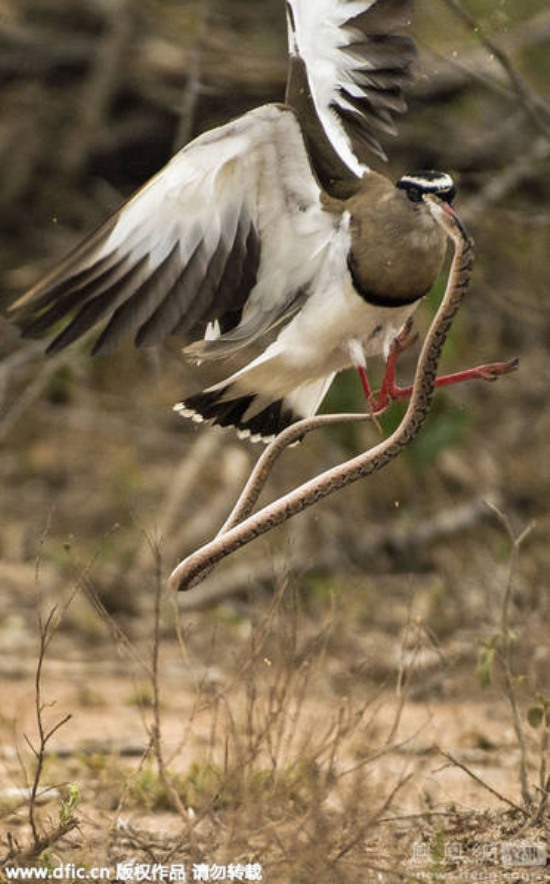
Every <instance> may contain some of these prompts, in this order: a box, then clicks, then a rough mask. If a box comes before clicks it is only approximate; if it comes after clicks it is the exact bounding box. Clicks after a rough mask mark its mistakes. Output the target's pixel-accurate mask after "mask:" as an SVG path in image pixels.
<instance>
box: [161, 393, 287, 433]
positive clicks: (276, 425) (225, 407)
mask: <svg viewBox="0 0 550 884" xmlns="http://www.w3.org/2000/svg"><path fill="white" fill-rule="evenodd" d="M228 390H230V388H228V387H224V388H221V389H218V390H203V391H202V392H200V393H196V394H195V395H193V396H188V397H187V398H186V399H185V401H184V402H182V403H181V405H178V406H176V409H177V411H179V412H180V413H182V414H183V415H184V416H185V417H191V418H193V417H195V419H197V417H199V419H203V420H205V421H208V422H209V423H211V424H216V425H218V426H220V427H234V428H235V429H236V430H237V431H238V432H239V434H240V435H243V436H250V437H251V438H252V439H262V440H263V441H265V442H269V441H270V440H271V439H272V438H273V437H274V436H276V435H277V434H278V433H280V432H281V430H284V429H285V427H288V426H290V424H293V423H295V421H297V420H300V415H298V414H296V413H295V412H294V411H293V410H292V409H291V408H289V406H288V405H287V404H286V403H285V401H284V399H278V400H276V401H275V402H271V403H269V405H267V406H266V407H265V408H263V409H262V410H261V411H259V412H257V413H255V414H253V415H252V416H251V417H246V414H247V412H248V411H250V409H251V406H253V403H254V400H255V399H256V395H255V394H253V393H251V394H246V395H242V396H240V395H238V394H236V395H235V398H234V399H230V398H228V397H229V396H230V395H231V394H230V392H228Z"/></svg>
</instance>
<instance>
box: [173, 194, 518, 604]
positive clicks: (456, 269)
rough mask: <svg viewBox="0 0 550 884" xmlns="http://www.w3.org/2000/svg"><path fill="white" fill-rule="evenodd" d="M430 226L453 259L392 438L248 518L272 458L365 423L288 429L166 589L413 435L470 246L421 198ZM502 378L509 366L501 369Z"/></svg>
mask: <svg viewBox="0 0 550 884" xmlns="http://www.w3.org/2000/svg"><path fill="white" fill-rule="evenodd" d="M425 199H426V201H428V202H429V205H430V210H431V212H432V215H433V216H434V218H435V219H436V221H437V222H438V223H439V224H440V225H441V226H442V227H443V229H444V230H445V232H446V233H447V235H448V236H449V237H450V239H451V240H452V241H453V244H454V255H453V259H452V263H451V267H450V270H449V275H448V279H447V286H446V290H445V294H444V296H443V299H442V301H441V304H440V306H439V309H438V311H437V313H436V315H435V317H434V319H433V321H432V324H431V326H430V329H429V331H428V334H427V335H426V338H425V341H424V344H423V347H422V351H421V353H420V356H419V359H418V364H417V368H416V373H415V378H414V383H413V389H412V394H411V398H410V400H409V405H408V407H407V410H406V412H405V414H404V416H403V419H402V420H401V422H400V424H399V426H398V427H397V429H396V430H394V432H393V433H392V434H391V435H390V436H388V437H387V438H386V439H384V440H383V441H382V442H380V443H379V444H377V445H375V446H374V447H373V448H370V449H369V450H368V451H366V452H363V453H362V454H360V455H357V456H356V457H354V458H352V459H351V460H348V461H346V462H345V463H343V464H339V465H338V466H336V467H332V468H330V469H328V470H326V471H325V472H323V473H321V474H320V475H318V476H316V477H315V478H314V479H310V480H309V481H308V482H305V483H304V484H303V485H300V486H299V487H298V488H295V489H294V490H293V491H290V492H289V493H288V494H285V495H284V496H283V497H281V498H279V499H278V500H275V501H274V502H273V503H270V504H268V505H267V506H265V507H264V508H263V509H261V510H259V511H258V512H257V513H255V514H254V515H249V513H250V512H251V511H252V508H253V507H254V504H255V502H256V500H257V498H258V496H259V494H260V491H261V489H262V487H263V485H264V483H265V479H266V478H267V475H268V474H269V471H270V469H271V466H272V465H273V462H274V460H275V459H276V458H277V457H278V455H279V454H280V453H281V452H282V451H283V449H284V448H285V447H287V446H288V445H289V444H291V443H292V442H295V441H297V440H298V439H299V438H301V437H302V436H303V435H304V434H305V433H307V432H309V430H311V429H315V428H317V427H319V426H323V425H326V424H327V423H335V422H338V421H344V420H345V421H351V420H357V421H360V420H365V419H368V417H369V415H368V414H366V415H363V414H357V415H320V416H317V417H313V418H307V419H305V420H303V421H300V422H298V423H296V424H293V425H292V426H291V427H289V428H288V429H287V430H284V431H283V432H282V433H280V434H279V436H277V438H276V439H275V440H274V441H273V442H272V443H271V445H270V446H269V447H268V448H267V449H266V451H265V452H264V454H263V455H262V457H261V458H260V460H259V461H258V464H257V465H256V468H255V469H254V471H253V473H252V475H251V477H250V479H249V481H248V483H247V486H246V488H245V490H244V491H243V494H242V495H241V497H240V499H239V501H238V503H237V505H236V507H235V509H234V510H233V513H232V514H231V516H230V518H229V519H228V521H227V522H226V523H225V525H224V526H223V528H222V529H221V530H220V532H219V533H218V535H217V536H216V537H215V538H214V539H213V540H212V541H210V542H209V543H207V544H205V546H203V547H201V548H200V549H199V550H197V551H196V552H194V553H192V554H191V555H190V556H188V557H187V558H186V559H184V560H183V561H182V562H180V563H179V565H177V567H176V568H175V569H174V571H173V572H172V574H171V576H170V585H171V586H172V587H173V588H175V589H179V590H186V589H190V588H191V587H192V586H195V585H196V584H197V583H199V582H200V581H201V580H202V579H203V578H204V577H205V576H206V575H207V574H208V573H209V572H210V571H211V570H212V568H213V566H214V565H215V564H216V563H217V562H219V561H220V560H221V559H223V558H225V556H228V555H229V554H230V553H232V552H234V551H235V550H237V549H239V548H240V547H241V546H244V545H245V544H247V543H249V542H250V541H251V540H253V539H254V538H256V537H259V536H260V535H261V534H264V533H266V532H267V531H270V530H271V529H272V528H275V527H276V526H277V525H280V524H281V523H282V522H285V521H286V520H287V519H289V518H290V517H291V516H294V515H295V514H296V513H299V512H301V511H302V510H304V509H306V507H309V506H312V505H313V504H315V503H317V501H319V500H321V499H322V498H323V497H327V496H328V495H329V494H332V493H333V492H335V491H337V490H338V489H340V488H343V487H345V486H346V485H350V484H351V483H352V482H355V481H357V480H358V479H362V478H364V477H366V476H370V475H371V473H374V472H376V471H378V470H380V469H382V468H383V467H385V466H386V465H387V464H388V463H390V461H392V460H393V459H394V458H396V457H397V455H398V454H400V452H401V451H403V449H404V448H406V447H407V445H408V444H409V443H410V442H411V440H412V439H413V438H414V437H415V436H416V435H417V433H418V431H419V430H420V428H421V426H422V424H423V423H424V421H425V419H426V417H427V415H428V413H429V410H430V406H431V402H432V398H433V394H434V385H435V379H436V373H437V367H438V364H439V359H440V356H441V351H442V349H443V345H444V343H445V339H446V337H447V334H448V332H449V329H450V327H451V323H452V321H453V318H454V316H455V314H456V312H457V310H458V308H459V306H460V304H461V302H462V299H463V297H464V295H465V293H466V289H467V288H468V284H469V281H470V273H471V269H472V264H473V242H472V239H471V238H470V236H469V235H468V233H467V231H466V230H465V228H464V227H463V225H462V223H461V222H460V220H459V218H458V217H457V215H456V214H455V213H454V212H453V210H452V209H451V208H450V207H449V206H448V205H447V204H446V203H443V202H442V201H441V200H439V199H438V198H437V197H435V196H431V195H429V196H426V197H425ZM502 365H503V366H505V367H503V371H502V373H506V371H510V370H512V368H513V367H515V363H514V365H512V362H511V363H503V364H502Z"/></svg>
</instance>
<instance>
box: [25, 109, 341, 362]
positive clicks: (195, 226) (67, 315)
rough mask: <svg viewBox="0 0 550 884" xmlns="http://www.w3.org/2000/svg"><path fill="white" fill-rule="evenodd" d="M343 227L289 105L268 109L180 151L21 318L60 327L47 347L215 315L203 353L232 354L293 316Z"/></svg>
mask: <svg viewBox="0 0 550 884" xmlns="http://www.w3.org/2000/svg"><path fill="white" fill-rule="evenodd" d="M343 227H344V224H343V222H342V219H339V218H338V216H334V215H331V214H329V213H328V212H326V211H324V210H323V207H322V204H321V190H320V188H319V185H318V184H317V182H316V180H315V178H314V176H313V174H312V172H311V168H310V164H309V160H308V156H307V153H306V149H305V145H304V142H303V138H302V135H301V132H300V127H299V125H298V121H297V120H296V117H295V114H294V112H293V111H292V110H290V109H289V108H287V107H285V106H284V105H266V106H264V107H261V108H258V109H257V110H254V111H250V112H249V113H247V114H245V115H244V116H242V117H240V118H238V119H237V120H235V121H233V122H232V123H228V124H227V125H225V126H222V127H220V128H218V129H215V130H213V131H211V132H208V133H206V134H205V135H202V136H200V137H199V138H197V139H195V141H193V142H192V143H191V144H189V145H188V146H187V147H185V148H184V149H183V150H181V151H180V152H179V153H178V154H176V156H175V157H174V158H173V159H172V160H171V161H170V163H168V165H167V166H165V167H164V169H162V170H161V171H160V172H159V173H158V174H157V175H156V176H155V177H154V178H152V179H151V181H150V182H149V183H148V184H146V185H145V187H143V188H142V189H141V190H140V191H138V193H137V194H136V195H135V196H134V197H132V198H131V199H130V200H129V201H128V202H127V203H126V204H125V205H124V206H123V207H122V209H121V210H120V211H119V212H117V213H116V214H115V215H114V216H113V217H112V218H111V219H110V220H108V221H107V222H106V223H105V224H104V225H103V226H102V227H100V228H99V230H97V231H96V233H94V234H92V236H91V237H89V238H88V239H87V240H86V241H84V243H82V244H81V245H80V246H78V247H77V248H76V249H75V251H74V252H73V253H72V254H70V255H69V257H68V258H67V259H66V260H65V261H64V262H63V263H62V264H61V265H60V266H58V267H57V268H56V269H54V271H53V272H52V273H51V274H50V275H49V276H47V277H46V278H45V279H44V280H42V281H41V282H39V283H38V284H37V285H36V286H35V287H34V288H33V289H31V290H30V291H29V292H28V293H27V294H26V295H24V296H23V297H22V298H20V299H19V301H18V302H16V304H15V305H14V307H13V308H12V310H13V313H14V318H15V320H16V322H18V324H19V325H20V326H21V328H22V330H23V334H24V335H25V336H27V337H40V336H42V335H44V334H47V333H48V332H54V333H55V337H54V338H53V341H52V342H51V343H50V345H49V348H48V350H49V352H56V351H57V350H60V349H62V348H63V347H65V346H67V345H68V344H70V343H71V342H72V341H74V340H76V339H77V338H80V337H81V336H82V335H84V334H86V333H87V332H88V331H89V330H90V329H92V328H95V327H96V325H97V324H101V325H102V327H103V331H102V333H101V335H100V337H99V338H98V340H97V341H96V344H95V347H94V351H95V352H105V351H107V350H110V349H112V348H113V347H114V346H115V345H117V344H118V343H119V341H120V340H121V339H122V338H126V337H131V336H133V337H135V340H136V344H137V345H145V346H146V345H149V344H155V343H158V342H159V341H161V340H163V339H164V338H166V337H167V336H168V335H170V334H172V333H178V334H183V335H185V336H186V337H188V338H191V340H193V339H196V338H197V337H200V335H202V334H203V333H204V330H205V326H207V325H208V324H210V328H211V329H212V328H215V330H216V334H217V340H216V341H208V342H205V344H204V345H203V348H202V349H203V350H204V352H203V353H201V355H202V356H212V357H214V356H216V355H226V353H227V352H228V351H231V350H235V349H238V348H239V347H242V346H246V345H247V344H248V343H250V342H251V341H253V340H254V339H256V338H258V337H259V336H260V335H261V334H263V332H264V331H266V330H267V329H269V328H270V327H271V326H272V325H273V324H274V323H277V322H281V321H284V320H285V319H288V318H290V316H291V315H293V313H294V311H295V310H296V309H297V304H298V303H299V301H300V299H301V298H303V297H307V293H308V292H309V291H310V289H311V288H312V286H313V285H314V281H315V277H316V274H317V273H318V272H319V271H320V268H321V266H322V265H323V262H324V260H325V257H326V254H327V253H328V252H330V251H331V243H332V242H333V239H334V237H335V235H337V234H338V235H339V236H340V238H341V237H342V236H344V237H347V233H346V231H344V230H343ZM342 254H343V255H344V254H345V249H343V250H342ZM342 260H343V261H344V260H345V259H344V258H342Z"/></svg>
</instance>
